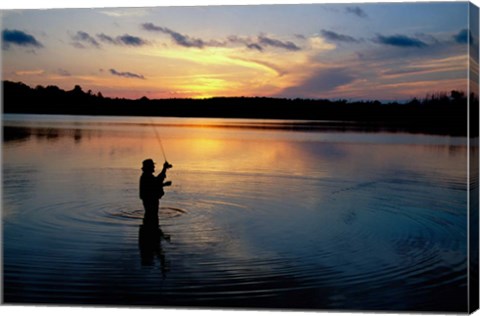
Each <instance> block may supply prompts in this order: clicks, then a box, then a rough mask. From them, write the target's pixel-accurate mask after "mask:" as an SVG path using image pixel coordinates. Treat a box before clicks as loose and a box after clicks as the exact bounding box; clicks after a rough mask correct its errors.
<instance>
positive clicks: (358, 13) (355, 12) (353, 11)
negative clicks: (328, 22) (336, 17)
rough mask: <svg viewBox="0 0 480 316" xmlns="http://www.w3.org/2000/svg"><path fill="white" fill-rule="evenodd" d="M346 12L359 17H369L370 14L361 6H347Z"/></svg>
mask: <svg viewBox="0 0 480 316" xmlns="http://www.w3.org/2000/svg"><path fill="white" fill-rule="evenodd" d="M345 12H347V13H350V14H353V15H356V16H358V17H359V18H367V17H368V15H367V13H366V12H365V11H363V10H362V9H361V8H360V7H347V8H345Z"/></svg>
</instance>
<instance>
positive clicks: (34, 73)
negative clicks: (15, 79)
mask: <svg viewBox="0 0 480 316" xmlns="http://www.w3.org/2000/svg"><path fill="white" fill-rule="evenodd" d="M13 73H14V74H15V75H16V76H43V75H44V74H45V70H43V69H34V70H17V71H14V72H13Z"/></svg>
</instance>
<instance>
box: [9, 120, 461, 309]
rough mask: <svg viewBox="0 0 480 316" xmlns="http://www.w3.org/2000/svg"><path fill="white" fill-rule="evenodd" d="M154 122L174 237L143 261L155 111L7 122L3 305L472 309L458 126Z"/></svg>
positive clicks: (167, 225) (155, 152) (167, 221)
mask: <svg viewBox="0 0 480 316" xmlns="http://www.w3.org/2000/svg"><path fill="white" fill-rule="evenodd" d="M154 121H155V124H156V125H157V127H156V128H157V130H158V132H159V133H160V135H161V137H162V142H163V146H164V147H165V149H166V155H167V157H168V159H169V161H170V162H171V163H173V165H174V168H173V169H172V170H171V171H169V175H168V177H169V179H170V180H172V181H173V186H172V187H170V188H168V189H167V190H166V191H167V192H166V195H165V197H164V198H163V199H162V201H161V206H162V207H163V208H162V209H161V210H160V222H161V226H162V229H163V230H164V232H166V233H167V234H169V235H170V236H171V242H170V243H169V242H166V241H162V243H161V248H160V249H157V250H158V251H156V252H155V253H153V254H152V256H154V258H157V259H155V260H154V263H153V264H152V265H151V266H144V265H142V261H141V258H140V253H139V247H138V238H139V225H140V224H141V220H142V216H143V212H142V211H141V208H142V204H141V201H140V200H139V198H138V178H139V176H140V172H141V171H140V167H141V161H142V160H143V159H145V158H147V157H151V158H154V159H155V160H157V162H158V163H159V164H161V162H162V159H161V157H162V154H161V150H160V148H159V144H158V141H157V139H156V137H155V133H154V131H153V129H152V126H151V125H149V124H148V123H149V120H146V119H144V118H89V117H80V118H72V117H62V116H55V117H53V116H21V115H17V116H16V115H8V116H5V117H4V122H3V123H4V126H5V129H4V130H5V135H6V137H5V141H4V144H3V153H4V160H3V174H4V179H3V189H4V195H3V204H4V207H3V220H4V249H5V255H4V268H5V270H4V271H5V274H4V278H5V301H6V302H45V303H70V304H76V303H82V304H85V303H92V304H114V305H122V304H128V305H136V304H144V305H157V304H160V305H190V306H232V307H233V306H237V307H247V306H251V307H270V308H273V307H278V308H294V307H297V308H309V309H324V308H336V309H371V310H388V309H391V310H412V309H416V310H455V311H461V310H464V308H466V302H465V299H466V286H467V282H466V267H467V264H466V262H467V261H466V242H465V240H466V225H467V223H466V218H467V216H466V203H467V200H466V184H465V179H466V177H467V175H466V172H467V171H466V167H465V166H466V155H467V149H466V139H465V138H462V137H448V136H429V135H411V134H406V133H403V134H402V133H400V134H392V133H362V132H358V131H357V132H337V131H319V130H315V131H305V130H295V129H292V124H294V123H295V122H286V121H277V122H275V124H277V125H278V126H277V129H272V128H264V126H265V124H267V123H266V122H261V121H259V122H256V121H254V122H253V123H252V121H238V120H236V121H234V122H232V121H228V120H227V121H222V120H199V119H197V120H195V119H173V118H168V119H155V120H154ZM242 122H243V123H242ZM226 124H233V126H229V127H226V126H224V125H226ZM242 124H243V125H244V126H239V125H242ZM282 124H283V126H285V127H286V128H284V129H282V128H280V127H281V126H282ZM215 125H217V126H215ZM259 126H260V127H259ZM262 126H263V127H262ZM279 126H280V127H279ZM119 280H121V282H119Z"/></svg>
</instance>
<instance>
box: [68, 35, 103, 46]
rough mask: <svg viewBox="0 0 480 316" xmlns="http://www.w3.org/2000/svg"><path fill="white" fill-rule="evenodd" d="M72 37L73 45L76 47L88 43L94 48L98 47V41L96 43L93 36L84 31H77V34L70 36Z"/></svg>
mask: <svg viewBox="0 0 480 316" xmlns="http://www.w3.org/2000/svg"><path fill="white" fill-rule="evenodd" d="M72 39H73V40H74V41H75V42H74V43H73V45H74V46H75V47H77V48H85V45H84V44H88V45H89V46H93V47H95V48H100V43H98V42H97V40H96V39H95V38H93V37H92V36H90V34H88V33H87V32H84V31H78V32H77V34H75V35H74V36H72Z"/></svg>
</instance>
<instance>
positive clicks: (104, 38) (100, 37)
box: [97, 33, 118, 45]
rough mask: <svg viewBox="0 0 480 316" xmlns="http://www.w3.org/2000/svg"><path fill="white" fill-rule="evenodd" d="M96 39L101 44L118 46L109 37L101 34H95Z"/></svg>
mask: <svg viewBox="0 0 480 316" xmlns="http://www.w3.org/2000/svg"><path fill="white" fill-rule="evenodd" d="M97 38H98V39H99V40H100V41H101V42H103V43H108V44H113V45H118V42H117V41H116V40H115V39H114V38H113V37H111V36H109V35H106V34H103V33H101V34H97Z"/></svg>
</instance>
